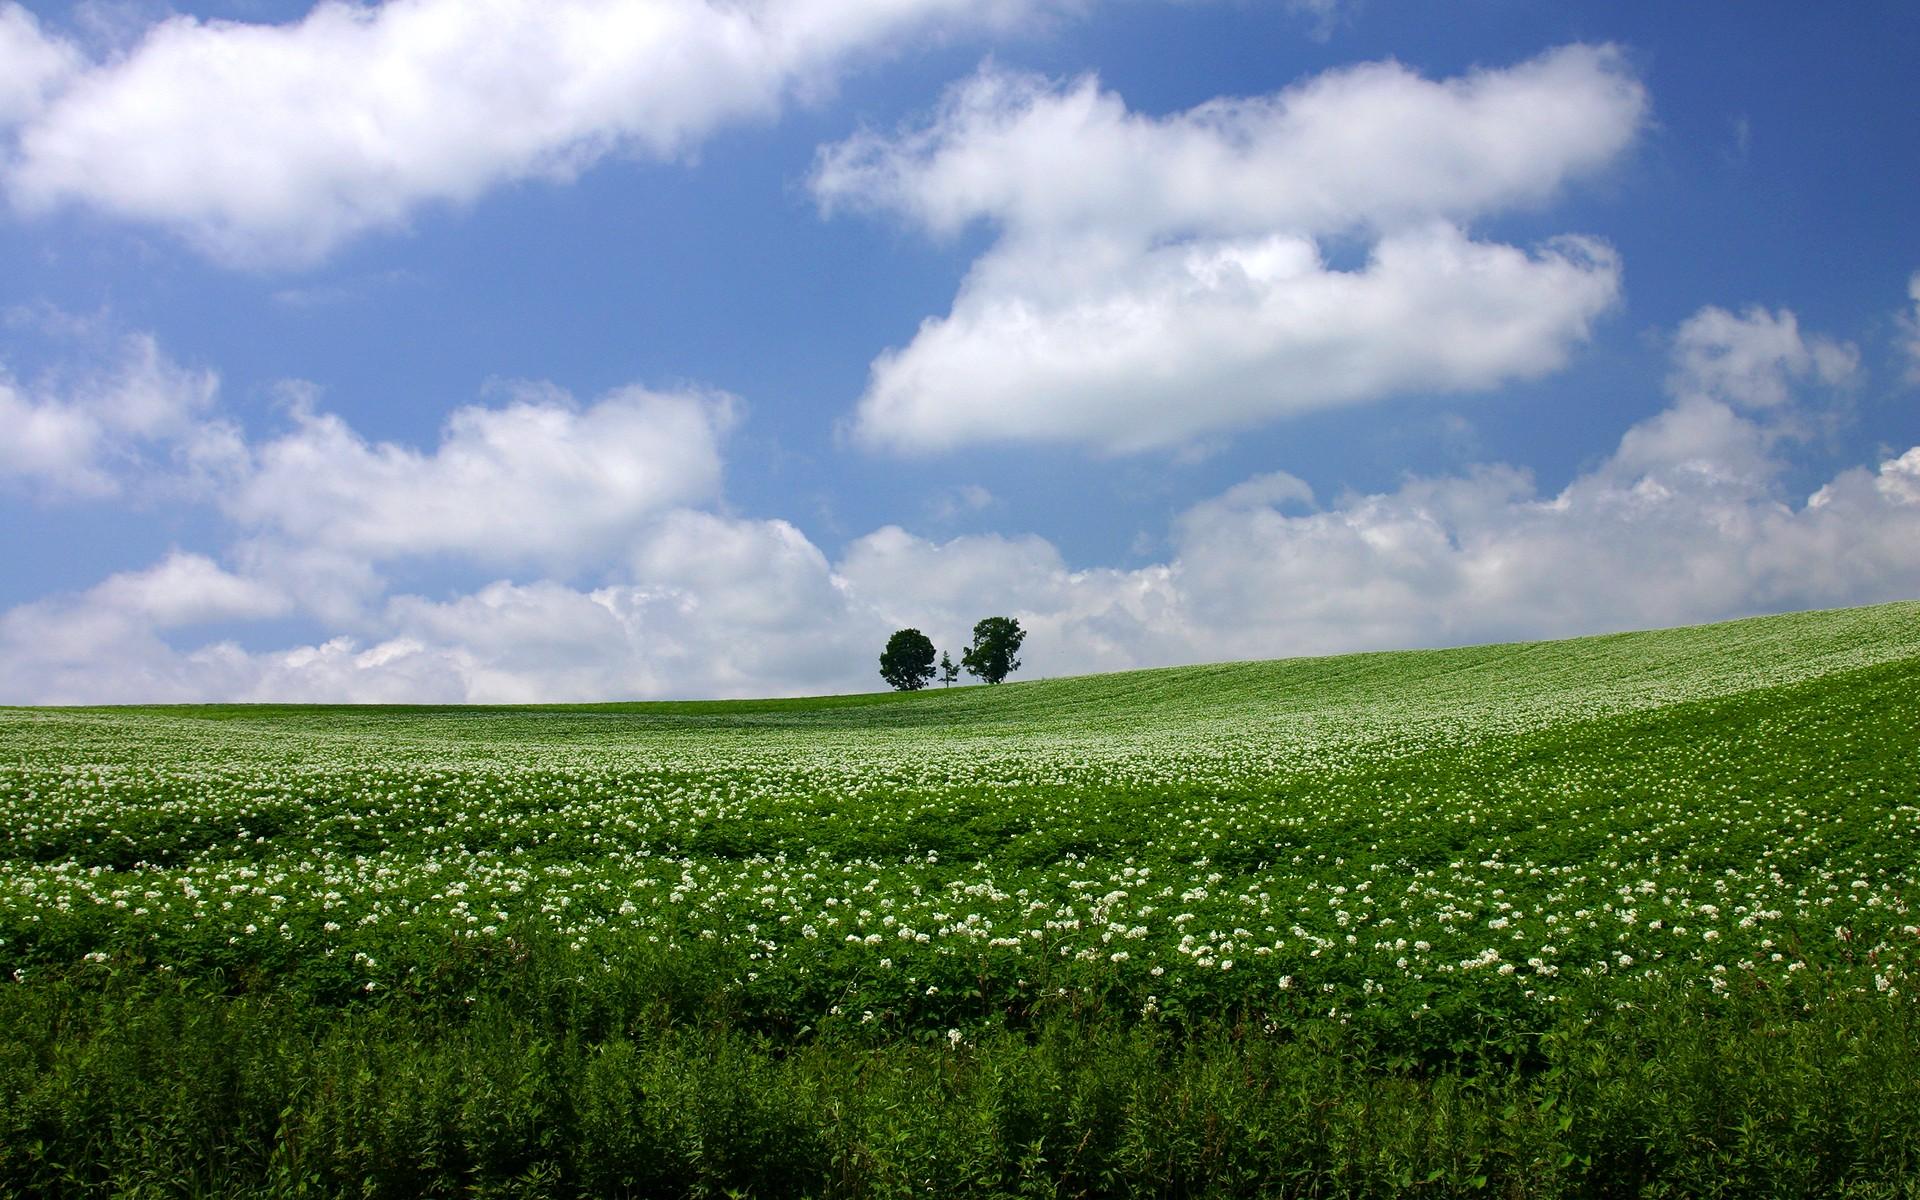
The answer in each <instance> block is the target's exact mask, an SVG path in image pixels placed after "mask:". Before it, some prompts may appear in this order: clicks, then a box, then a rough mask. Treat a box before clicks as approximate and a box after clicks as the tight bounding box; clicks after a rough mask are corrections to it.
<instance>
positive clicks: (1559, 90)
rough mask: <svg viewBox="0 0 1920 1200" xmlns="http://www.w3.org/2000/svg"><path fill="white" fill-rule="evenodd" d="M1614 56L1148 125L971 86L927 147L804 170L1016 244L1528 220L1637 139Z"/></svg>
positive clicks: (862, 148) (1372, 81)
mask: <svg viewBox="0 0 1920 1200" xmlns="http://www.w3.org/2000/svg"><path fill="white" fill-rule="evenodd" d="M1646 113H1647V97H1646V92H1645V89H1644V88H1642V87H1641V85H1640V84H1639V82H1638V81H1637V80H1636V79H1635V78H1634V77H1633V75H1632V73H1631V72H1630V71H1629V70H1628V68H1627V66H1626V64H1625V63H1624V61H1623V60H1622V59H1621V57H1620V55H1619V53H1618V52H1617V51H1615V50H1613V49H1611V48H1608V47H1595V46H1569V47H1565V48H1562V49H1559V50H1555V51H1552V52H1550V53H1548V54H1545V55H1542V56H1540V57H1539V58H1536V59H1533V60H1531V61H1528V62H1525V63H1521V64H1519V65H1517V66H1514V67H1509V68H1506V69H1504V70H1489V71H1477V72H1474V73H1472V74H1469V75H1466V76H1462V77H1461V78H1458V79H1453V80H1446V81H1438V82H1436V81H1432V80H1428V79H1423V78H1421V77H1420V76H1419V75H1417V74H1415V73H1414V72H1412V71H1410V70H1408V69H1407V68H1406V67H1403V66H1401V65H1400V64H1398V63H1393V62H1385V63H1372V64H1366V65H1362V66H1357V67H1349V68H1345V69H1342V70H1337V71H1331V72H1328V73H1326V74H1324V75H1320V76H1317V77H1315V78H1313V79H1310V80H1307V81H1306V82H1304V83H1301V84H1298V85H1296V86H1294V87H1292V88H1289V89H1287V90H1285V91H1281V92H1278V93H1275V94H1272V95H1268V96H1256V97H1251V98H1246V99H1221V100H1214V101H1211V102H1209V103H1207V104H1203V105H1200V106H1199V107H1197V108H1194V109H1190V110H1188V111H1187V112H1183V113H1175V114H1172V115H1170V116H1166V117H1152V116H1146V115H1143V114H1139V113H1134V112H1130V111H1128V109H1127V107H1126V103H1125V101H1123V100H1122V99H1121V98H1120V97H1119V96H1117V95H1115V94H1114V93H1112V92H1107V91H1103V90H1101V88H1100V86H1099V81H1098V80H1097V79H1095V78H1093V77H1091V76H1088V77H1084V78H1081V79H1079V80H1077V81H1075V82H1073V83H1071V84H1069V85H1067V86H1064V87H1056V86H1054V85H1052V84H1051V83H1049V82H1048V81H1046V80H1044V79H1041V78H1038V77H1035V76H1031V75H1016V74H1009V73H1006V72H1002V71H998V70H995V69H992V68H990V67H989V68H986V69H983V70H982V71H981V72H980V73H979V74H977V75H976V76H975V77H974V78H972V79H971V80H968V81H966V82H965V83H962V84H961V85H959V86H957V87H955V88H954V89H952V90H951V91H950V92H949V93H948V94H947V96H946V98H945V100H944V102H943V103H942V105H941V108H940V110H939V112H938V113H937V114H936V115H935V117H934V120H933V121H932V123H931V124H930V125H928V126H927V127H926V128H923V129H919V130H909V131H906V132H903V133H901V134H899V135H897V136H893V137H887V136H881V135H877V134H872V133H868V134H863V135H860V136H857V137H854V138H851V139H849V140H848V141H845V142H842V143H840V144H839V145H836V146H830V147H827V148H825V149H824V150H822V151H821V154H820V158H819V162H818V164H817V166H816V170H815V175H814V180H813V188H814V191H815V194H816V196H818V198H819V199H820V201H821V203H822V205H823V206H824V207H825V208H826V209H827V210H828V211H833V210H834V209H836V208H839V207H852V208H858V209H867V210H875V211H886V212H896V213H899V214H900V215H902V216H904V217H907V218H908V219H910V220H912V221H914V222H915V223H916V224H919V225H921V226H923V227H925V228H927V229H929V230H931V231H933V232H936V233H943V234H944V233H952V232H955V231H957V230H959V229H960V228H961V227H963V226H965V225H966V224H967V223H969V222H972V221H976V220H989V221H993V222H996V223H998V224H1000V225H1001V226H1003V227H1004V228H1006V229H1007V230H1009V231H1011V232H1012V233H1013V234H1015V235H1016V236H1018V235H1024V234H1033V233H1049V234H1057V233H1059V232H1062V231H1071V230H1086V229H1097V230H1101V231H1104V232H1108V233H1110V234H1113V235H1115V236H1131V237H1135V238H1157V237H1167V236H1173V235H1181V234H1211V235H1214V236H1222V237H1235V236H1244V235H1249V234H1264V233H1268V232H1272V231H1275V230H1284V231H1288V232H1292V233H1296V234H1301V235H1321V234H1333V233H1342V232H1352V231H1356V230H1365V229H1392V228H1395V227H1401V226H1405V225H1408V224H1413V225H1425V224H1427V223H1429V222H1430V221H1432V220H1433V219H1435V218H1442V219H1447V220H1465V219H1468V218H1471V217H1474V216H1478V215H1480V214H1483V213H1486V212H1489V211H1497V210H1502V209H1508V208H1512V207H1515V206H1519V205H1530V204H1538V203H1541V202H1543V201H1546V200H1548V199H1551V198H1552V197H1553V195H1554V194H1555V193H1556V192H1558V191H1559V190H1560V189H1561V188H1562V187H1563V186H1564V185H1565V184H1566V183H1567V182H1568V181H1569V180H1571V179H1573V178H1577V177H1579V176H1581V175H1586V174H1590V173H1592V172H1594V171H1597V170H1599V169H1601V168H1603V167H1605V166H1607V165H1608V164H1609V163H1612V162H1613V161H1615V160H1616V159H1617V158H1618V157H1619V155H1620V154H1621V153H1622V152H1623V151H1624V150H1626V148H1627V147H1628V146H1629V145H1630V144H1631V143H1632V141H1633V139H1634V137H1635V135H1636V134H1637V133H1638V131H1639V129H1640V126H1641V125H1642V123H1643V122H1644V121H1645V119H1646Z"/></svg>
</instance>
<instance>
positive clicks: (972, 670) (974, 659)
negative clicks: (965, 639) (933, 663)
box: [960, 617, 1027, 683]
mask: <svg viewBox="0 0 1920 1200" xmlns="http://www.w3.org/2000/svg"><path fill="white" fill-rule="evenodd" d="M1026 640H1027V631H1026V630H1024V629H1022V628H1020V622H1018V621H1016V620H1014V619H1013V618H1012V617H988V618H986V619H985V620H983V621H980V622H978V623H976V624H975V625H974V627H973V645H971V646H968V647H967V649H966V651H965V653H963V654H961V655H960V663H961V665H962V666H964V667H966V668H967V673H968V674H969V675H978V676H979V677H980V678H982V679H984V680H986V681H987V682H988V683H999V682H1000V681H1001V680H1003V679H1005V678H1006V677H1007V676H1009V675H1011V674H1013V673H1014V672H1015V671H1018V670H1019V669H1020V660H1019V659H1018V658H1015V657H1014V656H1015V655H1016V654H1018V653H1020V643H1021V642H1024V641H1026Z"/></svg>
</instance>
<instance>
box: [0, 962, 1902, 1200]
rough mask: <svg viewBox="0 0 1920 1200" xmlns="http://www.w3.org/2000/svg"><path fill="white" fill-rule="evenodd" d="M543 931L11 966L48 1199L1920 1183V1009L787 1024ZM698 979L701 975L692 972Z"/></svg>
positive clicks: (30, 1183) (15, 1154)
mask: <svg viewBox="0 0 1920 1200" xmlns="http://www.w3.org/2000/svg"><path fill="white" fill-rule="evenodd" d="M563 968H564V960H563V959H562V958H561V957H560V956H558V955H541V954H535V955H530V956H529V957H528V958H527V959H525V960H524V961H522V962H521V963H520V964H519V965H517V966H515V967H513V968H511V969H507V970H504V971H502V972H500V973H498V974H496V975H495V976H493V977H492V978H490V979H489V980H488V981H487V984H486V986H485V987H484V988H483V990H481V991H480V992H479V993H478V994H476V995H473V997H472V999H471V1001H470V1002H468V1001H467V1000H466V998H465V997H462V998H460V999H459V1000H458V1001H452V1000H449V999H448V998H445V997H440V998H434V999H430V1000H406V999H393V1000H389V1001H386V1002H382V1003H378V1004H362V1005H355V1006H349V1007H346V1008H328V1007H325V1006H317V1005H312V1004H309V1003H305V1002H302V1001H297V1000H292V999H289V998H288V997H285V996H281V995H276V994H275V993H273V992H272V991H270V990H269V991H265V992H244V993H241V994H221V993H217V992H213V991H210V990H208V989H206V988H205V987H204V986H201V985H193V984H184V985H183V984H178V983H167V982H156V981H154V980H153V979H152V978H151V977H133V976H125V975H123V976H117V977H113V978H112V979H110V980H109V981H108V982H106V983H104V984H103V983H101V982H99V981H98V980H97V979H96V980H92V981H82V980H77V979H76V980H60V981H45V982H42V983H41V984H40V985H38V986H35V987H31V988H9V989H0V1031H3V1032H4V1038H3V1039H0V1045H3V1046H4V1050H0V1188H4V1189H5V1190H6V1191H7V1193H8V1194H12V1195H20V1196H66V1195H72V1196H81V1195H124V1196H147V1195H152V1196H162V1195H164V1196H182V1195H196V1196H215V1195H221V1196H253V1195H274V1196H300V1195H317V1194H328V1195H336V1194H337V1195H364V1196H396V1197H399V1196H433V1195H447V1196H452V1195H500V1196H563V1195H568V1196H571V1195H596V1196H655V1195H714V1196H718V1195H727V1194H751V1195H756V1196H894V1195H902V1196H904V1195H925V1194H928V1193H930V1192H937V1193H940V1194H947V1195H964V1196H983V1197H984V1196H1042V1195H1044V1196H1076V1195H1156V1196H1203V1195H1205V1196H1215V1195H1217V1196H1256V1195H1302V1196H1349V1195H1351V1196H1372V1195H1394V1194H1408V1193H1410V1194H1418V1195H1434V1196H1455V1195H1460V1196H1465V1195H1476V1196H1478V1195H1511V1196H1607V1195H1672V1196H1775V1195H1835V1194H1850V1195H1861V1196H1866V1195H1887V1196H1894V1195H1912V1194H1913V1193H1914V1181H1915V1179H1916V1177H1920V1089H1917V1088H1916V1086H1915V1082H1914V1081H1915V1080H1916V1079H1917V1078H1920V1023H1917V1022H1916V1019H1915V1011H1914V1009H1913V1008H1912V1007H1911V1006H1905V1007H1902V1006H1889V1005H1886V1004H1883V1003H1876V1002H1874V1001H1871V1000H1868V999H1866V998H1861V997H1833V998H1830V997H1826V996H1823V995H1821V994H1820V993H1819V992H1818V991H1817V990H1816V989H1812V988H1809V989H1805V990H1802V991H1800V992H1798V993H1794V994H1778V993H1759V992H1756V993H1753V994H1750V995H1745V996H1741V997H1738V998H1735V999H1734V1000H1732V1001H1718V1002H1713V1003H1703V1001H1702V998H1701V997H1700V996H1699V995H1698V993H1692V994H1684V993H1673V992H1664V993H1663V992H1661V991H1659V990H1657V989H1654V988H1647V989H1643V990H1642V991H1641V992H1640V993H1639V994H1637V995H1634V996H1633V997H1632V998H1631V999H1630V1000H1628V999H1620V998H1618V995H1617V993H1615V994H1614V998H1613V1000H1612V1001H1611V1003H1609V1005H1608V1006H1607V1007H1604V1008H1599V1009H1590V1010H1588V1011H1586V1012H1585V1013H1583V1014H1581V1015H1578V1016H1577V1017H1570V1018H1568V1019H1567V1020H1565V1021H1563V1022H1562V1023H1559V1024H1557V1025H1554V1026H1550V1027H1548V1028H1544V1029H1540V1030H1535V1031H1528V1032H1527V1033H1526V1034H1525V1035H1524V1036H1522V1037H1521V1038H1519V1039H1518V1040H1517V1041H1516V1040H1515V1039H1514V1038H1513V1037H1512V1036H1511V1035H1510V1031H1509V1034H1507V1035H1503V1036H1497V1037H1495V1036H1490V1037H1489V1038H1488V1039H1487V1040H1486V1041H1485V1042H1484V1043H1483V1045H1482V1047H1481V1048H1480V1049H1479V1050H1478V1051H1477V1052H1474V1053H1470V1054H1466V1055H1462V1056H1461V1057H1459V1058H1457V1059H1455V1060H1453V1061H1450V1062H1445V1063H1439V1064H1434V1063H1420V1062H1407V1061H1401V1062H1398V1063H1395V1062H1394V1061H1393V1060H1391V1058H1390V1057H1389V1056H1386V1055H1383V1054H1382V1053H1381V1052H1380V1048H1379V1046H1378V1045H1377V1044H1376V1043H1375V1042H1374V1041H1373V1039H1371V1038H1370V1037H1369V1035H1368V1034H1367V1033H1366V1032H1365V1031H1363V1030H1360V1029H1356V1028H1353V1027H1343V1026H1341V1025H1340V1024H1337V1023H1333V1022H1329V1023H1326V1024H1324V1025H1320V1026H1316V1027H1312V1028H1311V1029H1307V1030H1296V1031H1274V1032H1269V1031H1268V1030H1267V1029H1265V1028H1263V1027H1261V1026H1258V1025H1252V1024H1249V1023H1244V1022H1238V1021H1235V1020H1232V1019H1220V1020H1209V1021H1205V1022H1201V1023H1198V1024H1195V1025H1190V1026H1188V1025H1179V1024H1173V1023H1164V1022H1155V1021H1148V1020H1143V1019H1139V1018H1136V1017H1131V1016H1128V1015H1126V1014H1123V1013H1120V1012H1117V1011H1111V1010H1107V1009H1104V1008H1102V1007H1100V1006H1099V1005H1098V1004H1097V1003H1096V1004H1093V1005H1092V1006H1087V1005H1084V1004H1083V1005H1082V1006H1081V1007H1080V1009H1079V1011H1073V1010H1072V1009H1069V1008H1065V1007H1062V1008H1060V1009H1058V1010H1053V1011H1041V1012H1036V1013H1035V1014H1033V1016H1032V1019H1031V1020H1030V1021H1028V1022H1025V1023H1024V1025H1023V1026H1022V1027H1013V1026H1003V1027H1000V1028H997V1029H994V1030H992V1031H990V1032H987V1033H985V1034H982V1035H979V1036H976V1037H975V1038H973V1039H971V1040H968V1041H963V1042H959V1043H954V1042H951V1041H949V1040H946V1039H931V1040H906V1039H899V1038H861V1037H858V1036H853V1035H833V1036H824V1037H807V1038H799V1039H793V1038H778V1037H774V1036H772V1035H770V1034H768V1033H767V1032H765V1031H758V1030H754V1029H752V1028H748V1027H744V1026H742V1025H740V1024H737V1023H735V1022H734V1021H732V1020H730V1019H729V1018H728V1016H727V1014H726V1012H725V1011H724V1008H720V1009H717V1010H714V1011H708V1012H705V1013H700V1012H699V1010H697V1009H694V1010H691V1011H680V1010H679V1006H678V1005H676V1004H675V1003H674V1000H673V998H672V997H670V996H665V995H661V994H657V993H656V994H641V993H634V992H631V991H629V992H627V993H626V994H624V995H623V994H620V993H619V992H617V991H616V990H614V989H610V988H600V989H587V990H586V991H584V992H583V990H582V987H581V985H580V984H579V983H578V982H577V981H576V980H574V979H572V978H570V977H566V976H563V975H561V974H559V973H558V972H559V971H561V970H562V969H563ZM694 990H698V989H697V988H695V989H694Z"/></svg>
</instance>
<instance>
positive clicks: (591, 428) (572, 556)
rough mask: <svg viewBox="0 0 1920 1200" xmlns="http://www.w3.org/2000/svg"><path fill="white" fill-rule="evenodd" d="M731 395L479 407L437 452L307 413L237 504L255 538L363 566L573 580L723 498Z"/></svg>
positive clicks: (534, 396)
mask: <svg viewBox="0 0 1920 1200" xmlns="http://www.w3.org/2000/svg"><path fill="white" fill-rule="evenodd" d="M732 414H733V404H732V402H731V401H730V400H729V399H728V398H727V397H725V396H721V395H718V394H701V393H673V394H669V393H659V392H650V391H647V390H645V389H642V388H627V389H624V390H621V391H616V392H612V393H610V394H608V395H606V396H604V397H602V398H601V399H600V400H599V401H597V402H595V403H593V404H591V405H587V406H585V407H581V406H579V405H576V404H574V403H573V402H571V401H570V400H569V399H567V398H566V397H565V396H564V395H562V394H559V393H557V392H554V391H552V390H550V389H548V390H531V391H529V393H528V394H527V395H525V396H523V397H522V398H520V399H517V400H514V401H513V402H511V403H509V404H507V405H506V406H504V407H501V408H481V407H468V408H462V409H459V410H457V411H456V412H455V413H454V414H453V415H452V417H450V418H449V419H448V421H447V425H446V429H445V431H444V433H443V435H442V438H441V442H440V445H439V446H438V447H437V448H435V449H434V450H433V451H432V452H431V453H422V452H420V451H418V450H414V449H411V448H409V447H404V446H399V445H395V444H393V443H388V442H381V443H373V444H370V443H368V442H367V441H366V440H365V439H364V438H362V437H361V436H360V435H359V434H358V433H356V432H355V431H354V430H353V429H352V428H350V427H349V426H348V425H347V423H346V422H345V421H343V420H341V419H340V418H339V417H337V416H334V415H331V414H325V413H319V412H316V411H313V410H312V409H311V408H310V407H306V406H299V407H296V409H295V428H294V429H293V430H292V431H291V432H289V433H287V434H285V435H284V436H282V437H279V438H277V439H275V440H273V441H269V442H267V443H265V444H264V445H261V446H260V447H259V448H258V449H257V450H256V451H255V452H254V455H253V466H252V469H251V470H250V471H249V472H248V473H247V475H246V477H245V479H244V481H243V482H241V483H240V484H239V485H238V486H237V487H236V488H235V489H234V491H233V492H232V494H231V495H230V496H229V497H228V498H227V501H226V507H227V510H228V512H229V514H230V515H231V516H232V517H233V518H234V519H236V520H237V521H239V522H241V523H242V524H244V525H247V526H250V527H254V528H257V529H260V530H263V531H266V532H269V533H271V534H272V535H274V536H275V537H276V538H277V539H279V540H282V541H285V542H289V543H291V544H293V545H297V546H303V547H309V548H316V549H325V550H329V551H333V552H337V553H339V554H343V555H345V556H347V557H349V558H352V559H358V560H361V561H384V560H391V559H396V558H403V557H418V556H429V557H430V556H446V557H452V558H460V559H463V560H465V561H470V562H477V563H481V564H489V565H514V564H522V563H538V564H543V565H547V566H551V567H556V568H560V569H566V568H573V567H578V566H579V565H580V564H581V563H582V561H583V560H586V559H590V558H592V557H593V556H595V555H599V554H604V553H608V552H610V551H611V550H613V549H616V548H618V547H619V546H621V545H623V544H624V543H625V540H626V539H627V538H629V537H630V536H631V535H632V534H633V532H634V531H635V530H636V529H638V528H639V527H640V525H641V524H642V523H643V522H645V521H646V520H647V519H649V518H651V517H653V516H655V515H657V514H659V513H661V512H662V511H664V510H666V509H668V508H671V507H673V506H675V505H679V504H684V503H688V502H696V501H701V500H706V499H708V498H710V497H711V496H712V495H713V494H714V493H715V492H716V491H717V489H718V487H719V482H720V450H719V439H720V437H721V435H722V434H723V433H724V432H725V431H726V429H727V428H728V427H729V426H730V424H731V423H732V420H733V416H732Z"/></svg>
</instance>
